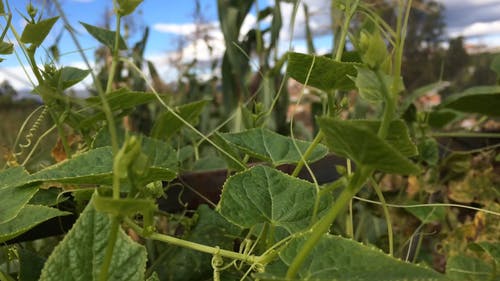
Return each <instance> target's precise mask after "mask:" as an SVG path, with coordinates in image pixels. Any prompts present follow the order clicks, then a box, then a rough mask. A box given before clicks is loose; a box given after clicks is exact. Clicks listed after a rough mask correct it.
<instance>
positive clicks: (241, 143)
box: [221, 128, 328, 165]
mask: <svg viewBox="0 0 500 281" xmlns="http://www.w3.org/2000/svg"><path fill="white" fill-rule="evenodd" d="M221 136H222V137H223V138H224V139H226V140H227V141H228V142H230V143H232V144H234V145H235V146H236V147H237V148H238V149H240V150H241V151H243V152H245V153H247V154H249V155H251V156H253V157H255V158H258V159H261V160H263V161H267V162H270V163H272V164H273V165H281V164H289V163H297V162H299V161H300V159H301V154H302V155H303V154H304V153H305V151H306V150H307V148H308V147H309V146H310V144H311V143H310V142H307V141H302V140H295V142H296V144H297V147H298V148H299V149H300V153H299V151H297V148H296V147H295V145H294V141H293V139H292V138H291V137H285V136H282V135H279V134H277V133H275V132H273V131H270V130H268V129H264V128H255V129H250V130H246V131H243V132H240V133H226V134H221ZM327 153H328V149H327V148H326V147H325V146H323V145H318V146H317V147H316V149H315V150H314V151H313V153H312V154H311V156H310V157H309V159H308V160H309V162H314V161H317V160H319V159H321V158H323V157H324V156H325V155H326V154H327Z"/></svg>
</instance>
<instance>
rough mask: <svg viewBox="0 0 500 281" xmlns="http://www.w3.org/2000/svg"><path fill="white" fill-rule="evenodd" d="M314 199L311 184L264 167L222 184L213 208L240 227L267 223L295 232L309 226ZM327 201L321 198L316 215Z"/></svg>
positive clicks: (326, 204) (253, 169)
mask: <svg viewBox="0 0 500 281" xmlns="http://www.w3.org/2000/svg"><path fill="white" fill-rule="evenodd" d="M316 196H318V195H317V194H316V189H315V188H314V184H312V183H310V182H308V181H304V180H300V179H297V178H295V177H292V176H289V175H287V174H285V173H282V172H280V171H278V170H276V169H273V168H270V167H267V166H256V167H253V168H251V169H249V170H246V171H244V172H241V173H238V174H236V175H234V176H232V177H230V178H229V179H228V180H227V181H226V183H225V184H224V187H223V189H222V195H221V200H220V202H219V205H218V206H217V209H218V211H219V212H220V214H221V215H222V216H224V217H225V218H226V219H227V220H228V221H230V222H232V223H234V224H235V225H238V226H240V227H242V228H250V227H252V226H254V225H257V224H260V223H269V224H271V225H274V226H279V227H283V228H284V229H286V230H287V231H288V232H289V233H295V232H297V231H300V230H304V229H306V228H307V227H309V226H310V224H311V220H312V214H313V210H314V207H315V201H316V200H315V198H316ZM330 201H331V198H330V197H321V199H320V200H319V202H318V203H319V205H318V206H317V207H318V209H317V211H318V216H320V215H321V214H322V213H323V212H324V211H326V209H327V208H328V206H329V205H330Z"/></svg>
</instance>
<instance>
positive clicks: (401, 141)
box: [346, 119, 418, 157]
mask: <svg viewBox="0 0 500 281" xmlns="http://www.w3.org/2000/svg"><path fill="white" fill-rule="evenodd" d="M346 122H348V123H350V124H352V125H353V126H355V127H358V128H365V129H368V130H370V131H371V132H372V133H374V134H376V133H377V132H378V129H379V127H380V121H378V120H346ZM385 140H386V141H387V143H389V144H390V145H391V146H392V147H394V148H395V149H396V150H398V151H399V152H400V153H401V154H403V155H404V156H406V157H411V156H415V155H417V154H418V151H417V147H416V146H415V144H414V143H413V142H412V141H411V139H410V134H409V133H408V127H407V126H406V124H405V122H404V121H403V120H401V119H397V120H393V121H392V122H391V123H390V124H389V130H388V132H387V137H386V138H385Z"/></svg>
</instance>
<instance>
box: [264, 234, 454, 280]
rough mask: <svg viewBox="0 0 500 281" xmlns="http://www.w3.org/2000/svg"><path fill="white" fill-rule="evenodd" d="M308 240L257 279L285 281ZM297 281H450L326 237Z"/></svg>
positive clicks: (283, 254)
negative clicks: (293, 261) (296, 257)
mask: <svg viewBox="0 0 500 281" xmlns="http://www.w3.org/2000/svg"><path fill="white" fill-rule="evenodd" d="M307 238H308V236H303V237H299V238H297V239H294V240H292V241H291V242H289V243H288V244H287V246H286V248H285V249H283V250H282V251H280V252H279V260H278V261H276V262H273V263H271V264H269V265H268V266H267V267H266V272H265V273H264V274H262V275H261V276H259V275H257V276H258V277H262V279H264V280H285V279H283V277H284V275H285V273H286V270H287V268H288V265H290V263H291V262H292V260H293V259H294V258H295V256H296V255H297V254H298V253H299V251H300V250H301V249H302V246H303V244H304V243H305V241H306V240H307ZM257 276H256V277H257ZM273 278H274V279H273ZM262 279H261V280H262ZM287 280H291V279H287ZM293 280H325V281H326V280H331V281H334V280H335V281H337V280H338V281H341V280H352V281H354V280H355V281H403V280H404V281H423V280H426V281H440V280H446V279H445V277H444V276H443V275H441V274H439V273H437V272H435V271H433V270H431V269H429V268H425V267H423V266H419V265H416V264H411V263H406V262H403V261H401V260H398V259H395V258H393V257H391V256H389V255H386V254H384V253H383V252H382V251H380V250H379V249H377V248H374V247H368V246H365V245H363V244H361V243H359V242H356V241H354V240H350V239H346V238H343V237H340V236H333V235H328V234H325V235H324V236H323V237H322V238H321V240H319V242H318V244H317V245H316V246H315V247H314V249H313V251H312V252H311V254H310V255H309V256H308V257H307V258H306V260H305V261H304V263H303V265H302V267H301V269H300V271H299V272H298V276H297V277H296V279H293Z"/></svg>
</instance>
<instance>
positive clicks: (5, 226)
mask: <svg viewBox="0 0 500 281" xmlns="http://www.w3.org/2000/svg"><path fill="white" fill-rule="evenodd" d="M70 214H71V213H69V212H63V211H60V210H58V209H55V208H50V207H45V206H38V205H26V206H24V208H22V209H21V210H20V212H19V213H18V214H17V216H16V217H15V218H13V219H11V220H9V221H7V222H4V223H1V224H0V243H2V242H5V241H7V240H9V239H12V238H14V237H16V236H18V235H20V234H22V233H24V232H26V231H28V230H30V229H31V228H33V227H35V226H36V225H37V224H39V223H42V222H44V221H47V220H49V219H51V218H54V217H58V216H65V215H70Z"/></svg>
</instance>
